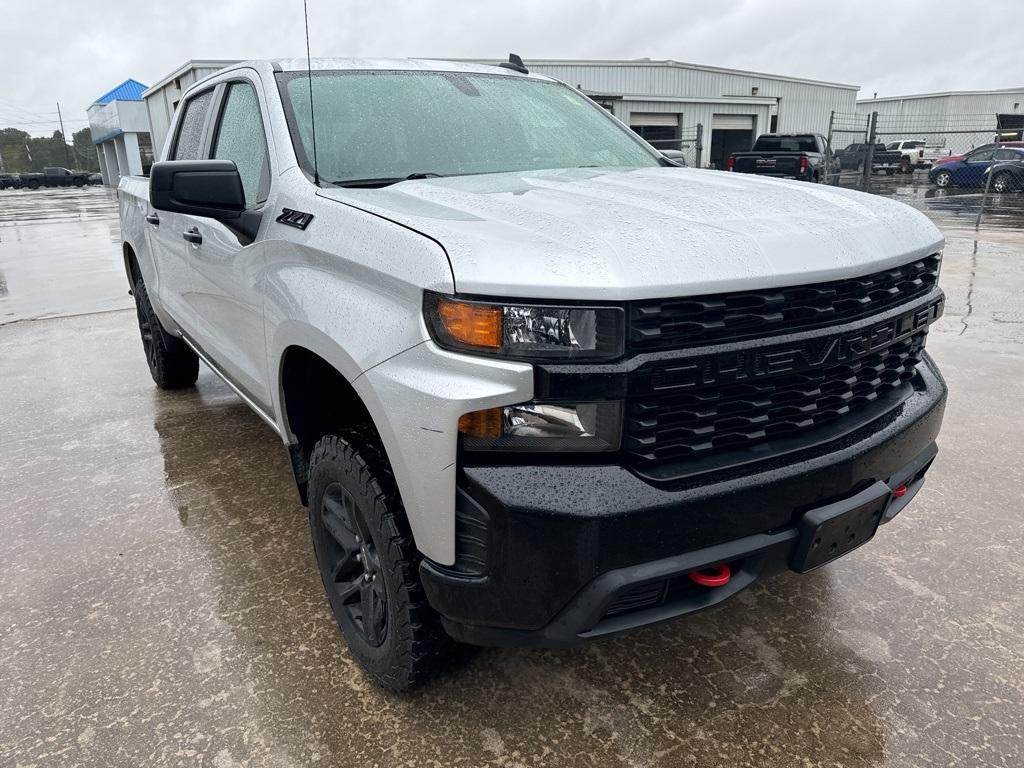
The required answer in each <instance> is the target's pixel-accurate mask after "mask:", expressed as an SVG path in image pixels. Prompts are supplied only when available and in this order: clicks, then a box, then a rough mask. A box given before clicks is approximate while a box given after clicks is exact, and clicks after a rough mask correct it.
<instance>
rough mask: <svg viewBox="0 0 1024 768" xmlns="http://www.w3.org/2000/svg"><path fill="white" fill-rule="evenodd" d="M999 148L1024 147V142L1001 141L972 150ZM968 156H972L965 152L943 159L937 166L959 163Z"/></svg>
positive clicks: (936, 163)
mask: <svg viewBox="0 0 1024 768" xmlns="http://www.w3.org/2000/svg"><path fill="white" fill-rule="evenodd" d="M998 147H1024V141H1000V142H995V143H992V144H982V145H981V146H980V147H975V148H974V149H972V150H971V152H981V151H983V150H986V149H997V148H998ZM968 154H970V152H965V153H964V154H962V155H949V156H947V157H942V158H939V159H937V160H936V161H935V165H943V164H945V163H957V162H960V161H961V160H963V159H964V158H965V157H967V155H968Z"/></svg>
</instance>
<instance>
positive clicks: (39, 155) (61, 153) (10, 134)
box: [0, 128, 100, 173]
mask: <svg viewBox="0 0 1024 768" xmlns="http://www.w3.org/2000/svg"><path fill="white" fill-rule="evenodd" d="M65 146H66V147H67V150H66V151H65ZM69 162H70V164H71V165H70V167H71V169H72V170H76V171H94V172H95V171H98V170H99V169H100V166H99V161H98V160H97V159H96V147H95V146H94V145H93V143H92V135H91V134H90V133H89V129H88V128H83V129H81V130H80V131H75V132H74V133H73V134H72V135H71V143H70V144H66V142H65V141H64V134H63V133H61V132H60V131H54V132H53V135H52V136H31V135H29V134H28V133H26V132H25V131H22V130H20V129H18V128H0V170H3V171H4V172H5V173H33V172H35V173H38V172H40V171H42V170H43V168H46V167H47V166H60V167H68V163H69Z"/></svg>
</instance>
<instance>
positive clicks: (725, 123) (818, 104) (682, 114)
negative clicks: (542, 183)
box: [478, 59, 859, 168]
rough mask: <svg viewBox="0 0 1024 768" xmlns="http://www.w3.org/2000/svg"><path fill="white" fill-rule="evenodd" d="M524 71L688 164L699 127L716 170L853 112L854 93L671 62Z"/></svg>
mask: <svg viewBox="0 0 1024 768" xmlns="http://www.w3.org/2000/svg"><path fill="white" fill-rule="evenodd" d="M478 61H480V62H483V63H487V60H484V59H479V60H478ZM491 61H492V62H493V60H491ZM526 66H527V67H528V68H529V70H530V71H531V72H539V73H542V74H545V75H550V76H551V77H555V78H557V79H559V80H561V81H563V82H565V83H568V84H569V85H572V86H576V87H578V88H579V89H580V90H582V91H583V92H585V93H587V94H589V95H590V96H591V97H592V98H593V99H594V100H595V101H597V102H598V103H600V104H602V105H603V106H605V107H606V108H608V109H609V110H611V112H612V113H613V114H614V115H615V116H616V117H617V118H619V119H620V120H621V121H622V122H624V123H625V124H626V125H628V126H630V127H631V128H632V129H633V130H635V131H636V132H637V133H639V134H640V135H641V136H643V137H644V138H645V139H647V140H648V141H650V142H651V143H653V144H654V146H656V147H658V148H659V149H678V148H682V149H683V150H684V151H686V152H687V159H688V162H690V163H691V164H693V165H696V164H698V160H697V135H696V134H697V126H698V125H700V126H701V133H702V135H701V137H700V138H701V151H700V161H699V165H702V166H708V165H714V166H715V167H718V168H722V167H724V166H725V159H726V158H727V157H728V156H729V155H730V154H731V153H732V152H742V151H745V150H748V149H750V145H751V144H752V143H753V141H754V139H756V138H757V137H758V136H759V135H760V134H762V133H770V132H773V131H783V132H805V131H809V132H817V133H822V134H826V133H828V126H829V117H830V116H831V113H832V112H833V111H836V112H845V113H852V112H853V111H854V108H855V104H856V99H857V91H858V89H859V86H856V85H846V84H843V83H830V82H825V81H821V80H808V79H805V78H799V77H785V76H783V75H769V74H763V73H760V72H745V71H742V70H736V69H723V68H722V67H707V66H702V65H698V64H685V63H683V62H679V61H671V60H668V61H653V60H651V59H636V60H628V61H620V60H560V59H529V60H527V61H526Z"/></svg>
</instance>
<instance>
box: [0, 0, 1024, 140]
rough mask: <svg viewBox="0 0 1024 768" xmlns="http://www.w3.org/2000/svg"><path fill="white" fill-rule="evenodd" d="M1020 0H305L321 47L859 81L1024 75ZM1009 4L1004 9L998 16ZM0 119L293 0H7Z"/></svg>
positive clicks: (246, 50)
mask: <svg viewBox="0 0 1024 768" xmlns="http://www.w3.org/2000/svg"><path fill="white" fill-rule="evenodd" d="M1020 8H1021V0H989V1H988V2H986V3H973V4H967V3H961V2H947V1H946V0H923V1H921V2H917V1H913V0H907V1H906V2H901V0H890V1H889V2H879V3H873V2H869V1H864V0H861V1H858V2H855V1H853V0H847V1H846V2H841V3H833V2H829V1H828V0H825V1H824V2H823V1H822V0H814V1H813V2H806V1H803V0H714V1H713V2H706V1H705V2H701V3H691V2H685V1H684V0H590V1H588V0H500V1H499V2H494V1H492V0H475V1H474V2H470V1H469V0H404V1H401V2H400V1H398V0H309V13H310V29H311V45H312V52H313V55H314V56H317V55H321V56H374V55H379V56H424V57H436V58H443V57H452V58H457V57H494V58H495V59H496V60H497V59H503V58H504V57H505V56H506V55H507V54H508V52H509V51H515V52H517V53H519V54H521V55H522V56H523V58H524V59H526V61H527V63H529V60H530V58H531V57H534V58H594V59H599V58H624V59H625V58H640V57H650V58H652V59H674V60H676V61H685V62H692V63H696V64H708V65H714V66H722V67H730V68H735V69H749V70H755V71H759V72H770V73H776V74H783V75H793V76H799V77H806V78H812V79H818V80H830V81H836V82H841V83H852V84H855V85H860V86H861V92H860V97H861V98H865V97H870V96H871V95H872V93H874V92H875V91H877V92H878V94H879V95H880V96H888V95H900V94H906V93H921V92H927V91H944V90H964V89H990V88H1009V87H1016V86H1021V85H1024V71H1022V70H1024V65H1022V58H1021V49H1022V44H1021V40H1022V37H1021V21H1020V19H1021V16H1020ZM1007 19H1012V20H1013V22H1012V23H1006V20H1007ZM0 25H2V31H0V43H2V51H3V57H2V60H0V61H2V64H0V127H5V126H16V127H20V128H23V129H24V130H28V131H30V132H31V133H33V134H37V135H38V134H48V133H50V132H51V131H52V130H53V129H54V128H55V127H56V123H55V121H56V114H55V111H56V107H55V104H56V102H57V101H60V104H61V109H62V111H63V114H64V119H65V127H66V128H67V130H68V133H69V134H70V133H71V132H72V131H73V130H76V129H78V128H82V127H83V126H84V125H85V110H86V109H87V108H88V106H89V104H91V103H92V102H93V100H94V99H96V97H98V96H100V95H101V94H103V93H104V92H106V91H108V90H109V89H110V88H112V87H113V86H115V85H117V84H118V83H120V82H122V81H123V80H125V79H126V78H129V77H134V78H135V79H137V80H140V81H142V82H143V83H145V84H147V85H150V84H152V83H154V82H156V81H157V80H159V79H160V78H161V77H163V76H164V75H166V74H168V73H169V72H170V71H172V70H173V69H175V68H176V67H178V66H179V65H180V64H182V63H184V62H185V61H186V60H188V59H246V58H277V57H289V56H302V55H304V53H305V48H304V45H305V43H304V38H303V32H302V0H176V1H175V2H166V1H165V0H89V1H88V2H80V1H79V0H51V1H50V2H41V0H0Z"/></svg>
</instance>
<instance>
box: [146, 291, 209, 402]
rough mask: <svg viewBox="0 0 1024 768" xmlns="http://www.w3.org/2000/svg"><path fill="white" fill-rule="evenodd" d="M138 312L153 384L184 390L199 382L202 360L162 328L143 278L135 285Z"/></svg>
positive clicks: (162, 387) (161, 387) (163, 387)
mask: <svg viewBox="0 0 1024 768" xmlns="http://www.w3.org/2000/svg"><path fill="white" fill-rule="evenodd" d="M132 293H134V294H135V312H136V314H137V315H138V318H139V333H140V335H141V336H142V349H143V351H144V352H145V353H146V363H147V364H148V365H149V373H150V375H151V376H152V377H153V381H154V382H156V385H157V386H158V387H160V389H184V388H185V387H191V386H192V385H193V384H195V383H196V379H197V378H199V358H198V357H197V356H196V353H195V352H193V351H192V350H191V349H189V348H188V347H187V346H186V345H185V342H183V341H182V340H181V339H177V338H175V337H173V336H171V335H170V334H169V333H167V331H165V330H164V328H163V326H162V325H161V324H160V318H158V317H157V315H156V312H155V311H154V310H153V305H152V303H150V301H149V293H147V292H146V284H145V283H144V282H143V281H142V278H141V277H140V278H138V279H136V281H135V288H134V289H133V290H132Z"/></svg>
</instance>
